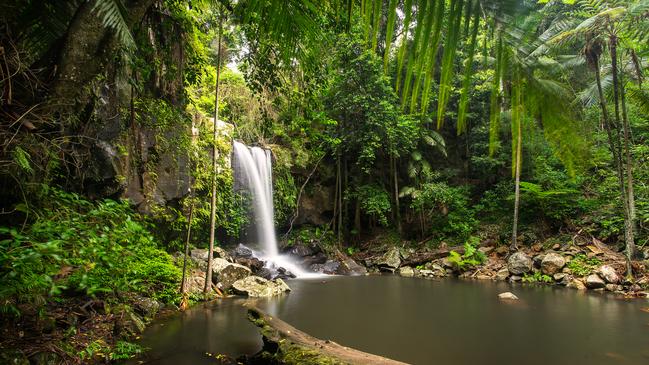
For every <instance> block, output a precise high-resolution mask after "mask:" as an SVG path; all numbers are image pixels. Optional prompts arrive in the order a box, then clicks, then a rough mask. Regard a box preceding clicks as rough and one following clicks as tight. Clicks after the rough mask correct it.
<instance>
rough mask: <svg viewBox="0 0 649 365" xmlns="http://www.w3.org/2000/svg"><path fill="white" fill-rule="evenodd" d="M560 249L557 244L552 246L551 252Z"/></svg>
mask: <svg viewBox="0 0 649 365" xmlns="http://www.w3.org/2000/svg"><path fill="white" fill-rule="evenodd" d="M560 248H561V245H560V244H558V243H555V244H554V245H552V249H553V250H558V249H560Z"/></svg>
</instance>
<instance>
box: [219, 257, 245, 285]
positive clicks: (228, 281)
mask: <svg viewBox="0 0 649 365" xmlns="http://www.w3.org/2000/svg"><path fill="white" fill-rule="evenodd" d="M212 272H213V273H214V275H213V277H212V280H213V281H215V282H218V283H219V284H218V285H219V286H220V288H221V289H223V290H228V289H230V288H231V287H232V284H234V282H235V281H237V280H240V279H243V278H245V277H248V276H250V275H251V274H252V272H251V271H250V269H249V268H247V267H245V266H243V265H239V264H233V263H230V262H228V261H226V260H225V259H222V258H218V257H217V258H214V259H212Z"/></svg>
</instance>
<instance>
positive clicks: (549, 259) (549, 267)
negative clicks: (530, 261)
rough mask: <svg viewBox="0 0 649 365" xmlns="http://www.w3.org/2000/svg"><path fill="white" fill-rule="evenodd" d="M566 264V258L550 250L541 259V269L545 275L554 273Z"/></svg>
mask: <svg viewBox="0 0 649 365" xmlns="http://www.w3.org/2000/svg"><path fill="white" fill-rule="evenodd" d="M564 266H566V259H564V258H563V256H561V255H559V254H558V253H555V252H550V253H548V254H547V255H545V256H544V257H543V260H542V261H541V271H542V272H543V273H544V274H546V275H554V274H556V273H558V272H560V271H561V269H563V267H564Z"/></svg>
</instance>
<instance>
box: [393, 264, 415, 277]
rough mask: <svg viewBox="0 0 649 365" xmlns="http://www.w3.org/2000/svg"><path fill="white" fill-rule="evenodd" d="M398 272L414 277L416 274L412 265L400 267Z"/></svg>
mask: <svg viewBox="0 0 649 365" xmlns="http://www.w3.org/2000/svg"><path fill="white" fill-rule="evenodd" d="M397 273H398V274H399V275H401V276H405V277H413V276H415V270H414V269H413V268H412V267H410V266H404V267H400V268H399V270H397Z"/></svg>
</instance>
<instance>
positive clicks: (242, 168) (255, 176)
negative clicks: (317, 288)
mask: <svg viewBox="0 0 649 365" xmlns="http://www.w3.org/2000/svg"><path fill="white" fill-rule="evenodd" d="M233 153H234V159H233V168H234V171H235V182H236V183H237V184H238V185H240V186H242V187H244V188H246V189H247V190H248V191H249V192H250V194H251V198H252V210H253V213H254V218H255V223H256V224H255V226H256V227H255V228H256V231H257V241H258V242H259V246H260V248H261V252H260V253H257V254H256V256H258V257H260V258H262V259H263V260H264V261H266V262H267V266H269V268H271V269H276V268H278V267H283V268H284V269H287V270H288V271H290V272H292V273H293V274H295V275H296V276H298V277H304V276H309V274H308V273H306V272H305V271H304V270H303V269H302V268H300V267H299V266H297V265H295V264H294V263H292V262H291V261H290V259H289V258H288V257H286V256H283V255H280V254H279V250H278V248H277V238H276V237H275V223H274V217H273V215H274V214H273V212H274V210H273V172H272V166H273V165H272V158H271V154H270V150H265V149H263V148H260V147H248V146H246V145H245V144H243V143H240V142H237V141H234V149H233ZM273 265H274V266H275V267H273Z"/></svg>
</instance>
